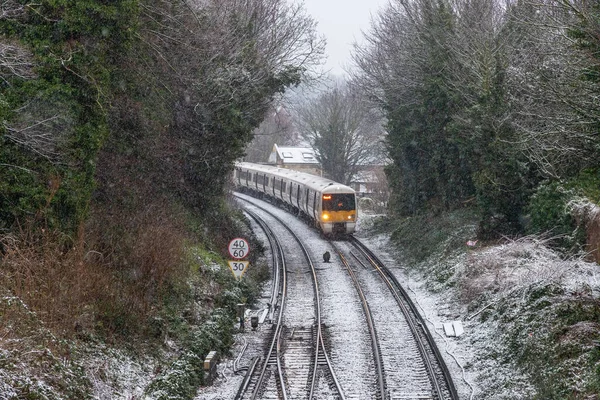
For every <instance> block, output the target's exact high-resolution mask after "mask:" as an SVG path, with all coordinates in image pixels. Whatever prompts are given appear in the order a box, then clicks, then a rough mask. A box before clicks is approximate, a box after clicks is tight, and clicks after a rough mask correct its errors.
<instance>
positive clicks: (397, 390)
mask: <svg viewBox="0 0 600 400" xmlns="http://www.w3.org/2000/svg"><path fill="white" fill-rule="evenodd" d="M244 200H245V201H249V200H246V199H244ZM251 204H254V207H259V206H258V205H257V204H258V203H254V202H251ZM268 208H270V207H268ZM263 211H264V212H265V213H271V211H268V210H267V207H265V208H263ZM272 218H274V219H277V217H275V216H273V217H272ZM280 223H283V222H281V221H280ZM288 224H289V222H288ZM286 229H288V231H289V232H290V234H292V232H291V229H289V228H287V227H286ZM299 229H300V228H299V226H296V230H299ZM307 230H309V228H307ZM294 236H295V235H294ZM312 236H314V234H313V235H312ZM284 240H286V241H287V242H290V241H292V239H285V238H284ZM293 240H294V241H297V242H298V243H299V242H300V239H298V238H297V237H296V238H294V239H293ZM313 245H314V242H313ZM324 245H325V246H329V247H331V248H332V249H334V251H333V252H334V253H337V256H338V257H335V258H336V259H337V258H339V262H338V261H337V260H336V262H335V263H332V264H331V265H330V266H328V268H326V269H323V271H322V272H320V274H321V275H320V277H321V278H322V279H323V278H326V277H328V276H330V275H331V274H338V275H339V273H341V272H342V269H341V268H344V269H345V270H346V271H347V276H350V281H351V282H352V283H351V284H350V286H352V285H353V286H354V288H355V291H356V293H357V294H356V297H358V298H360V299H361V304H362V314H363V317H364V319H365V320H366V321H367V322H366V325H368V329H367V330H368V335H367V336H365V337H364V341H363V344H364V345H370V348H371V351H370V352H371V353H372V354H371V357H372V360H373V362H372V366H371V367H368V366H367V365H366V364H365V365H364V367H365V368H363V369H362V371H363V372H362V373H363V374H364V373H367V371H368V370H373V371H370V372H369V374H368V375H365V377H366V376H370V377H371V378H369V379H372V381H371V382H373V383H372V384H371V385H369V388H368V389H367V392H368V394H366V393H367V392H365V388H366V387H365V386H362V389H361V390H362V392H361V393H362V394H359V393H357V392H353V389H354V388H353V387H352V386H353V384H352V381H351V379H352V378H350V380H349V379H348V377H349V376H350V377H356V378H358V377H357V376H356V374H357V369H356V368H352V366H350V365H346V364H342V365H340V364H339V359H340V353H339V350H338V351H336V354H337V356H336V357H335V358H336V363H337V367H336V368H338V369H339V371H338V372H339V373H340V374H341V375H343V376H344V379H343V382H342V384H343V385H344V386H348V388H345V389H350V390H349V391H350V392H352V394H351V395H348V398H376V399H384V400H387V399H389V400H403V399H405V400H408V399H414V400H456V399H458V394H457V391H456V389H455V387H454V384H453V382H452V379H451V376H450V373H449V371H448V368H447V367H446V365H445V363H444V360H443V358H442V356H441V354H440V352H439V350H438V348H437V346H436V344H435V341H434V339H433V337H432V335H431V334H430V332H429V330H428V328H427V325H426V323H425V321H424V320H423V319H422V317H421V316H420V314H419V313H418V311H417V308H416V307H415V305H414V304H413V303H412V301H411V300H410V298H409V296H408V295H407V293H406V292H405V291H404V289H403V288H402V286H401V285H400V283H399V282H398V281H397V279H396V278H395V276H394V275H393V273H391V272H390V271H389V270H388V269H387V268H386V267H385V265H383V263H382V262H381V261H380V260H379V259H378V258H377V257H376V256H375V254H373V253H372V252H371V251H370V250H369V249H368V248H367V247H366V246H364V245H363V244H362V243H361V242H360V241H358V240H357V239H355V238H349V240H348V241H328V242H326V241H321V244H319V245H318V246H319V247H320V246H324ZM302 247H303V250H302V251H303V253H304V254H305V257H307V258H310V257H308V255H307V250H306V249H304V246H303V245H302ZM313 252H314V250H313ZM334 264H337V265H339V268H338V269H336V268H334ZM342 266H344V267H342ZM311 268H312V272H311V274H312V275H313V277H312V279H313V280H314V282H315V288H316V289H315V291H316V292H318V283H316V282H317V276H316V274H315V272H314V266H313V267H311ZM336 271H337V272H336ZM306 275H308V272H307V271H304V272H301V271H297V272H296V273H294V274H290V275H289V276H288V279H289V280H290V281H302V280H303V278H302V277H303V276H306ZM336 279H340V278H339V276H338V278H336ZM304 287H306V286H304ZM348 289H350V288H348ZM348 289H344V291H346V292H347V290H348ZM350 291H352V289H350ZM350 293H351V292H347V294H346V295H345V296H344V298H343V301H344V302H345V303H348V302H349V301H350V298H351V297H352V295H351V294H350ZM348 296H350V297H348ZM304 297H308V296H306V295H305V296H304ZM295 298H296V297H295ZM327 300H328V301H332V299H331V298H328V299H327ZM337 300H338V301H339V300H342V299H337ZM317 303H320V301H317ZM299 304H301V301H300V303H299ZM327 305H328V306H330V304H327ZM301 308H302V307H301ZM334 308H336V307H334ZM319 314H320V312H319ZM315 318H316V317H315ZM319 318H320V317H319ZM292 320H294V318H292ZM292 320H288V321H286V323H285V324H284V325H286V331H285V335H284V336H285V337H286V339H285V340H284V341H282V345H283V346H284V351H289V353H288V355H287V356H288V357H292V358H293V359H294V360H297V362H298V364H297V365H296V366H294V363H293V362H291V361H287V360H286V361H285V362H284V368H285V369H287V368H288V366H289V368H290V371H289V376H294V375H295V374H296V371H295V369H298V370H302V368H301V367H299V366H298V365H304V364H306V363H307V360H308V358H307V357H306V352H304V353H302V354H303V356H302V357H304V358H303V359H302V357H301V356H296V355H293V354H294V353H295V352H297V351H298V350H297V349H296V348H295V346H296V345H297V343H294V336H293V335H292V334H291V333H292V331H290V330H289V329H287V328H288V327H289V326H292V325H294V323H293V322H291V321H292ZM311 327H312V331H311V330H309V329H307V328H308V325H301V326H298V329H299V330H297V331H295V332H294V334H295V335H297V336H296V337H295V339H297V341H298V342H300V343H302V342H307V341H308V340H307V338H308V337H309V336H311V335H312V336H315V337H318V336H319V335H320V337H321V339H315V341H313V343H315V344H314V346H317V347H319V346H320V347H321V348H322V349H325V345H324V344H323V335H322V332H320V331H321V330H322V328H321V323H320V322H319V323H315V324H313V325H311ZM359 328H360V327H359V326H355V328H354V329H359ZM363 329H364V328H363ZM333 332H334V333H333V334H334V336H333V337H332V338H331V339H332V340H333V342H335V343H340V342H341V341H343V339H340V338H338V337H337V336H335V335H337V333H335V332H336V329H334V330H333ZM369 341H370V343H368V342H369ZM342 351H343V350H342ZM364 351H368V350H366V348H365V349H364ZM313 354H314V356H313V357H315V358H312V359H311V361H313V362H314V361H315V360H316V364H314V366H313V367H312V368H313V369H312V377H311V378H310V377H309V378H304V377H303V378H302V379H300V380H299V381H302V380H304V379H307V381H308V383H307V387H308V385H312V386H313V388H312V389H311V390H310V393H309V392H308V391H307V392H306V393H307V394H308V397H306V395H302V396H300V397H294V398H308V399H313V398H343V397H342V396H343V395H342V394H339V395H337V394H336V395H335V396H333V397H332V396H331V394H327V395H323V393H322V392H318V390H323V389H315V387H323V386H327V387H329V388H330V389H329V390H331V388H332V387H334V386H337V387H339V384H336V385H334V384H332V383H331V382H332V379H330V378H326V379H325V380H326V381H327V382H328V383H327V384H326V385H323V384H322V383H323V381H321V384H320V385H319V380H320V377H322V376H325V375H327V374H326V373H323V372H319V371H325V369H323V368H320V366H322V365H324V364H325V363H326V362H325V361H321V359H322V358H323V356H326V355H327V352H325V351H324V350H323V351H322V353H321V352H318V351H317V352H314V353H313ZM364 354H365V357H368V355H367V354H366V353H364ZM281 357H283V358H284V359H285V357H286V356H284V355H282V356H281ZM342 358H346V359H347V358H348V357H342ZM367 364H370V363H368V362H367ZM329 368H330V367H329ZM349 371H353V372H349ZM349 373H350V375H348V374H349ZM359 373H360V372H359ZM285 376H286V378H285V379H287V378H288V373H287V372H286V373H285ZM365 377H362V378H361V379H362V380H364V378H365ZM296 388H298V389H296ZM297 390H300V389H299V386H294V390H293V391H294V392H295V393H297ZM336 390H337V391H339V393H341V389H336ZM315 393H321V395H315ZM333 393H335V391H333ZM365 395H366V396H368V397H365ZM263 398H271V397H263ZM278 398H283V397H278Z"/></svg>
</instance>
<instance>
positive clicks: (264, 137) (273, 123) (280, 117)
mask: <svg viewBox="0 0 600 400" xmlns="http://www.w3.org/2000/svg"><path fill="white" fill-rule="evenodd" d="M296 132H297V131H296V129H295V127H294V126H293V124H292V119H291V115H290V114H289V112H288V111H287V109H286V107H284V106H282V105H278V106H276V107H274V108H272V109H271V110H270V111H269V113H268V115H267V116H266V118H265V119H264V121H263V122H262V123H261V124H260V126H259V127H258V128H256V129H255V130H254V132H253V136H254V138H253V139H252V142H251V143H250V144H249V145H248V147H247V148H246V156H245V157H244V160H245V161H249V162H267V160H268V159H269V155H270V154H271V152H272V150H273V145H275V144H279V145H284V146H285V145H289V146H293V145H297V144H298V137H297V135H296Z"/></svg>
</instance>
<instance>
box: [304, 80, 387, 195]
mask: <svg viewBox="0 0 600 400" xmlns="http://www.w3.org/2000/svg"><path fill="white" fill-rule="evenodd" d="M382 121H383V119H382V117H381V115H380V114H379V113H378V112H376V111H375V110H374V108H373V107H372V105H371V104H369V102H368V101H367V98H366V97H365V96H364V94H363V93H361V92H359V91H358V90H357V89H355V88H352V87H350V86H348V85H347V84H346V83H343V82H337V83H335V84H334V86H333V88H331V89H329V90H327V91H325V92H324V93H322V94H320V95H319V96H318V97H317V98H316V99H309V100H307V101H306V102H305V103H304V104H302V105H301V106H300V107H299V109H298V126H299V127H300V131H301V133H302V135H304V137H305V138H306V139H307V140H308V141H309V142H310V144H311V145H312V146H313V148H314V149H315V152H316V158H317V160H318V161H319V162H320V163H321V166H322V168H323V171H324V173H325V175H326V176H328V177H329V178H331V179H333V180H335V181H338V182H341V183H344V184H349V183H350V181H351V179H352V177H353V176H354V175H356V173H357V172H358V171H359V170H360V169H361V167H363V166H365V165H369V164H372V163H375V162H379V161H380V159H381V158H380V157H381V154H382V139H383V135H384V131H383V127H382Z"/></svg>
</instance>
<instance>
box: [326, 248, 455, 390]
mask: <svg viewBox="0 0 600 400" xmlns="http://www.w3.org/2000/svg"><path fill="white" fill-rule="evenodd" d="M348 243H349V244H350V245H351V246H352V248H353V249H354V250H355V251H350V252H349V254H350V255H351V256H352V258H353V259H354V260H355V261H356V262H357V263H358V265H360V266H361V267H362V269H363V270H366V271H376V273H377V276H379V277H380V278H381V280H382V281H383V282H384V284H385V286H386V287H387V288H388V290H389V293H390V294H391V295H392V296H393V298H394V300H395V302H396V304H397V306H398V308H399V309H400V310H401V312H402V315H403V316H404V321H405V323H406V324H407V325H408V328H409V331H410V334H411V335H412V337H413V339H414V342H413V343H411V344H410V345H406V347H404V348H403V349H402V352H403V353H405V354H406V353H409V346H414V347H415V349H416V351H418V353H419V354H420V360H421V362H422V363H423V367H424V368H423V372H424V373H425V374H426V375H427V377H428V380H429V383H430V387H431V388H430V390H423V389H422V390H419V391H416V392H415V391H412V392H409V393H407V392H405V391H404V388H405V387H406V385H403V384H399V382H397V381H395V380H394V379H390V378H388V379H387V382H386V375H385V374H384V376H383V377H381V378H379V387H380V390H379V391H380V392H381V393H383V395H382V396H383V397H382V398H384V399H391V398H394V399H396V398H398V399H400V398H419V399H421V398H422V399H436V400H438V399H439V400H446V399H448V400H458V398H459V397H458V393H457V391H456V388H455V386H454V383H453V381H452V378H451V376H450V372H449V370H448V368H447V366H446V363H445V361H444V359H443V357H442V355H441V353H440V351H439V349H438V347H437V345H436V343H435V340H434V339H433V336H432V335H431V333H430V331H429V329H428V328H427V324H426V323H425V321H424V319H423V318H422V317H421V315H420V314H419V312H418V310H417V307H416V306H415V304H414V303H413V302H412V300H411V299H410V297H409V296H408V294H407V293H406V291H405V290H404V288H403V287H402V285H401V284H400V283H399V282H398V280H397V278H396V277H395V276H394V274H393V273H392V272H391V271H390V270H389V269H388V268H387V267H386V266H385V265H384V264H383V263H382V262H381V260H379V258H378V257H377V256H376V255H375V254H374V253H373V252H372V251H371V250H370V249H369V248H368V247H366V246H365V245H364V244H363V243H362V242H360V241H359V240H358V239H356V238H355V237H350V238H349V240H348ZM332 246H334V248H335V249H336V251H337V252H338V255H339V257H340V258H341V259H342V262H343V263H344V265H345V266H346V268H347V270H348V272H349V273H350V274H351V275H352V279H353V280H354V281H355V285H356V286H357V288H358V290H359V291H360V292H361V298H362V297H364V295H363V294H362V288H360V287H361V284H360V283H359V278H357V277H356V273H355V272H354V271H353V269H352V267H351V266H350V263H349V261H348V260H347V257H346V256H345V255H344V251H342V250H340V249H339V247H341V246H339V245H336V244H335V243H332ZM346 253H348V252H347V251H346ZM357 253H358V255H357ZM368 273H370V272H368ZM364 301H365V302H366V301H367V300H366V299H365V300H364ZM364 307H365V308H368V307H369V306H368V304H365V305H364ZM369 318H372V317H371V316H369ZM399 328H400V327H398V330H399ZM372 329H373V330H374V329H375V328H372ZM380 346H381V345H380V342H379V341H377V342H375V341H374V344H373V348H374V349H380ZM388 348H389V347H388ZM375 357H376V359H377V358H378V357H381V356H380V355H376V356H375ZM413 360H414V358H413ZM379 362H381V364H382V365H384V363H383V361H376V363H379ZM413 368H414V369H415V370H417V371H418V370H419V368H418V367H416V366H413ZM383 369H384V367H383V366H382V367H381V370H383ZM415 380H421V381H422V382H423V383H421V384H420V385H415V387H423V388H425V387H426V386H427V385H425V384H424V379H423V378H420V379H419V378H417V379H415Z"/></svg>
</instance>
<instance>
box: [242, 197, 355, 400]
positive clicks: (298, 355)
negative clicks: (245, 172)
mask: <svg viewBox="0 0 600 400" xmlns="http://www.w3.org/2000/svg"><path fill="white" fill-rule="evenodd" d="M254 206H255V207H257V206H256V205H254ZM263 211H264V212H267V211H265V210H263ZM245 212H247V213H248V215H250V216H251V217H252V218H253V219H255V220H256V221H257V222H258V224H259V225H260V226H261V229H263V230H264V232H265V234H266V235H267V237H268V240H269V243H270V245H271V248H272V249H273V259H274V264H276V265H278V266H279V268H278V269H280V270H281V273H280V274H275V276H279V275H281V280H280V283H278V284H274V285H273V294H272V296H273V295H274V293H275V292H276V288H278V287H279V288H280V290H279V297H278V299H277V300H275V299H274V298H273V297H272V298H271V307H270V308H271V312H275V308H277V309H278V312H277V317H276V322H275V323H274V326H273V332H272V339H271V341H270V345H269V346H268V350H267V351H266V353H265V356H264V358H263V359H261V360H253V361H252V363H251V365H250V367H249V368H248V372H247V374H246V377H245V379H244V381H243V382H242V385H241V386H240V390H239V391H238V394H237V396H236V399H240V400H242V399H257V398H263V399H288V398H308V399H313V398H324V397H323V396H327V398H332V399H342V400H345V397H344V395H343V392H342V390H341V387H340V385H339V382H338V381H337V378H336V376H335V373H334V372H333V368H332V366H331V362H330V360H329V356H328V354H327V351H326V348H325V344H324V340H323V335H322V324H321V310H320V298H319V286H318V281H317V277H316V270H315V267H314V264H313V263H312V261H311V259H310V256H309V253H308V251H307V250H306V248H305V247H304V245H303V244H302V242H301V241H300V239H299V238H298V237H297V236H296V235H295V233H294V232H293V231H292V230H291V229H289V227H287V226H286V225H285V223H284V222H282V221H279V223H280V224H281V225H282V226H284V227H285V228H286V230H287V234H288V235H289V238H290V239H291V240H286V241H285V243H286V246H290V245H291V244H292V243H291V242H294V243H296V248H297V249H300V250H301V252H297V251H296V252H294V251H286V249H285V246H284V245H283V244H282V240H280V239H279V237H278V236H279V235H281V233H280V234H279V235H276V234H275V233H274V232H273V231H272V230H271V228H270V227H269V226H267V224H266V223H265V221H263V219H262V218H261V217H260V216H259V215H258V214H257V213H255V212H252V211H250V210H248V209H246V210H245ZM273 218H275V219H276V217H273ZM288 250H289V248H288ZM290 253H292V254H294V253H300V254H302V255H303V256H302V258H303V259H302V260H297V259H296V260H294V259H292V262H291V263H288V262H287V260H286V258H290V257H286V254H290ZM307 267H308V268H307ZM307 272H310V273H307ZM288 273H289V274H291V275H294V279H293V280H292V281H291V282H288V276H287V275H288ZM306 275H310V277H311V278H310V279H306ZM308 281H311V282H308ZM307 287H312V290H313V293H314V296H313V297H312V299H311V298H310V297H308V298H307V296H306V289H307ZM288 297H290V298H292V299H293V300H292V301H293V302H294V307H293V309H288V308H287V307H286V304H287V301H288ZM310 302H311V303H312V304H308V303H310ZM321 377H324V378H325V379H326V380H327V384H325V385H323V384H321V385H319V379H320V378H321ZM324 391H325V392H327V393H323V392H324Z"/></svg>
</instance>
